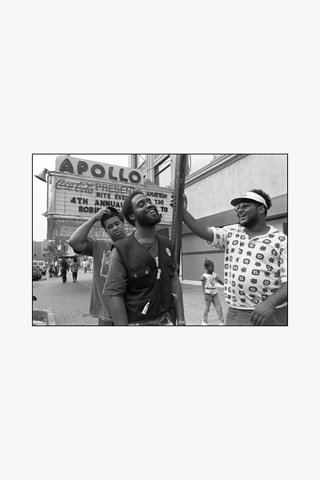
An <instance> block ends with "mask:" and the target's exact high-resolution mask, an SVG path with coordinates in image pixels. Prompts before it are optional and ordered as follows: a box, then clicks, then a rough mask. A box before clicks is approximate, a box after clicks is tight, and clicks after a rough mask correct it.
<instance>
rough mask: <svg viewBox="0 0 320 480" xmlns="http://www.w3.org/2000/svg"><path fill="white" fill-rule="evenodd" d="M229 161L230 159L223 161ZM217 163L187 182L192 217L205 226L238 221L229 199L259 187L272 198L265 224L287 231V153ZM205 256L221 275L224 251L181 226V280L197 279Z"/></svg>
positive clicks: (253, 156) (186, 190)
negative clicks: (211, 245)
mask: <svg viewBox="0 0 320 480" xmlns="http://www.w3.org/2000/svg"><path fill="white" fill-rule="evenodd" d="M229 157H230V156H229ZM231 160H232V159H231ZM229 161H230V158H229V159H226V162H225V163H226V164H227V163H228V162H229ZM217 163H218V164H219V162H217ZM216 165H217V164H215V162H212V163H210V164H209V165H207V167H206V168H204V169H202V171H199V172H196V174H195V175H192V176H190V178H188V179H187V181H186V188H185V193H186V196H187V198H188V210H189V212H190V213H191V214H192V215H193V216H194V217H195V218H197V219H199V220H200V221H201V222H202V223H203V224H204V225H206V226H208V227H209V226H216V227H218V226H219V227H222V226H226V225H231V224H234V223H237V217H236V214H235V212H234V210H233V207H232V206H231V204H230V201H231V199H232V198H235V197H237V196H239V195H241V194H242V193H244V192H245V191H247V190H252V189H254V188H261V189H262V190H263V191H265V192H266V193H268V194H269V195H270V197H271V200H272V207H271V208H270V210H269V213H268V217H267V223H268V224H270V225H273V226H274V227H276V228H278V229H279V230H280V231H284V232H285V233H287V232H286V230H287V215H288V213H287V156H286V155H248V156H245V157H242V158H239V159H237V160H236V161H234V162H233V163H230V164H228V165H227V166H226V167H224V168H221V169H219V170H216ZM221 165H223V162H222V164H221ZM205 258H210V259H211V260H213V262H214V264H215V272H216V273H217V274H218V275H219V276H220V277H221V278H223V276H224V272H223V263H224V251H223V250H218V249H213V248H211V247H209V246H208V245H207V244H206V242H205V241H204V240H202V239H201V238H199V237H197V236H196V235H194V234H193V233H192V232H191V231H190V230H189V229H188V228H187V227H186V226H185V225H184V226H183V231H182V246H181V265H180V276H181V279H182V281H183V282H185V283H199V282H200V278H201V275H202V273H203V272H204V266H203V264H204V260H205Z"/></svg>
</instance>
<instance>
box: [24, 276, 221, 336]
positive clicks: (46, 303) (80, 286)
mask: <svg viewBox="0 0 320 480" xmlns="http://www.w3.org/2000/svg"><path fill="white" fill-rule="evenodd" d="M46 278H47V279H44V277H42V279H41V280H39V281H35V282H33V292H32V293H33V295H35V296H36V297H37V300H36V301H34V302H33V310H41V309H51V310H52V311H53V313H54V314H55V322H56V325H58V326H59V325H78V326H81V325H98V319H97V318H96V317H91V316H90V314H89V305H90V295H91V283H92V272H87V273H84V272H83V271H82V270H79V273H78V282H75V283H73V282H72V278H71V275H70V274H68V280H67V282H66V283H62V280H61V277H58V278H55V277H52V278H49V276H47V277H46ZM182 292H183V303H184V311H185V319H186V323H187V325H200V324H201V321H202V317H203V310H204V301H203V295H202V289H201V286H200V285H199V286H195V285H185V284H182ZM218 295H219V297H220V300H221V304H222V308H223V313H224V317H225V316H226V311H227V304H226V302H225V300H224V295H223V289H222V288H220V286H218ZM208 323H209V325H219V321H218V316H217V313H216V311H215V309H214V308H213V306H211V309H210V312H209V315H208Z"/></svg>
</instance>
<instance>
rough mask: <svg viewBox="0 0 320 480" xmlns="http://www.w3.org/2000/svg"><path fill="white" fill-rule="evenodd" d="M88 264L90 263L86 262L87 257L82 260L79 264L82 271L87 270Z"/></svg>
mask: <svg viewBox="0 0 320 480" xmlns="http://www.w3.org/2000/svg"><path fill="white" fill-rule="evenodd" d="M89 265H90V264H89V262H88V260H87V259H85V260H83V262H82V264H81V266H82V267H83V271H84V273H87V270H88V267H89Z"/></svg>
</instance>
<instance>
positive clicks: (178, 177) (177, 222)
mask: <svg viewBox="0 0 320 480" xmlns="http://www.w3.org/2000/svg"><path fill="white" fill-rule="evenodd" d="M187 162H188V155H177V159H176V169H175V177H174V192H173V209H172V234H171V241H172V243H173V248H174V253H175V259H176V261H177V262H178V265H180V251H181V236H182V219H183V194H184V186H185V176H186V169H187Z"/></svg>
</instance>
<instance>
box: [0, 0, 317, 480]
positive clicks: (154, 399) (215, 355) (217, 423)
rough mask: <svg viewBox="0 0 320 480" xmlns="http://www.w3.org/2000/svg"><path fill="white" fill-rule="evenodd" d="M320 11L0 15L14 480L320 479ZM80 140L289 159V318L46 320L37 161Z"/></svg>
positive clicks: (5, 430)
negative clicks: (37, 281)
mask: <svg viewBox="0 0 320 480" xmlns="http://www.w3.org/2000/svg"><path fill="white" fill-rule="evenodd" d="M316 8H317V4H316V3H315V2H311V1H306V2H304V3H303V5H302V4H300V3H299V2H288V1H279V0H277V2H275V1H269V2H268V3H265V2H263V3H261V2H253V1H244V2H235V1H231V2H225V3H221V2H220V3H216V2H212V1H210V2H209V1H204V0H200V1H198V2H197V3H194V2H179V1H172V0H171V1H170V2H167V1H163V2H161V3H155V2H150V1H149V2H146V1H141V0H138V1H136V2H128V1H122V2H112V3H111V2H108V1H104V2H102V1H93V2H90V3H86V4H84V3H82V2H71V1H64V2H60V1H57V2H55V3H54V4H51V3H50V4H48V3H45V2H39V1H34V0H31V1H30V2H15V3H7V4H6V5H5V6H4V7H3V9H2V17H1V18H2V28H1V37H2V45H3V55H2V72H3V73H2V89H1V94H2V109H1V116H2V147H3V150H2V152H3V157H2V162H1V168H2V172H3V175H2V184H3V185H5V188H4V190H3V191H2V194H3V195H2V210H3V212H4V213H5V215H4V217H3V234H2V259H3V265H4V268H3V276H2V278H3V279H4V281H3V283H2V288H3V302H2V305H3V306H4V309H3V310H4V311H3V314H2V335H1V342H2V348H1V349H0V350H1V370H2V372H1V378H2V385H1V387H2V389H1V390H2V395H1V436H2V458H3V460H2V464H1V467H0V468H1V473H2V475H1V476H2V478H6V479H20V478H32V479H33V480H38V479H39V480H40V479H41V480H43V479H46V480H51V479H55V480H56V479H57V478H58V479H59V480H64V479H68V480H69V479H94V480H99V479H102V478H103V479H105V478H108V479H112V480H118V479H121V480H122V479H125V480H127V479H130V480H131V479H139V480H144V479H148V480H150V479H152V480H157V479H161V480H163V479H170V480H171V479H175V480H176V479H192V480H193V479H201V480H203V479H212V478H219V479H222V480H224V479H228V480H229V479H230V480H234V479H237V480H238V479H246V480H251V479H254V480H256V479H257V478H258V479H259V480H261V479H268V480H269V479H271V478H272V479H273V480H275V479H276V480H278V479H279V480H280V479H281V480H282V479H283V478H307V479H308V480H313V479H316V478H319V462H318V459H317V458H318V447H317V442H316V439H317V431H318V430H319V389H318V377H319V375H318V365H319V353H318V352H319V347H318V338H319V335H318V331H319V328H318V317H319V314H318V311H317V310H318V309H317V297H318V293H317V291H316V290H315V288H316V287H317V285H318V282H315V281H314V274H313V271H315V270H316V268H317V267H316V265H317V258H318V257H317V245H316V243H315V234H314V230H315V228H316V223H317V215H316V213H317V208H316V205H317V203H318V198H317V197H316V198H315V194H316V195H317V194H318V190H319V188H318V174H317V169H316V166H317V164H318V161H317V155H318V146H317V143H316V141H317V139H318V136H319V131H318V129H319V127H318V119H317V118H318V112H319V93H318V89H319V84H320V81H319V80H320V79H319V68H318V56H319V55H318V45H319V28H318V15H317V9H316ZM72 151H75V152H90V153H105V152H110V153H117V152H118V153H123V152H139V151H147V152H152V151H158V152H159V151H160V152H161V151H170V152H172V153H181V152H183V153H185V152H197V153H208V152H209V153H210V152H215V153H224V152H236V153H289V199H290V203H289V242H290V252H289V259H290V270H289V281H290V284H289V287H290V288H289V292H290V296H289V309H290V310H289V315H290V318H289V322H290V326H289V327H288V328H280V329H276V328H265V329H258V328H228V327H227V328H222V329H221V328H219V329H217V328H210V329H201V328H200V327H194V328H193V327H186V328H182V329H181V328H173V329H151V330H146V329H130V328H129V329H128V328H127V329H126V328H115V329H99V328H94V327H88V328H78V327H61V328H60V327H59V328H47V329H41V328H32V327H31V309H32V302H31V294H32V291H31V290H32V289H31V281H30V278H31V275H30V273H31V272H29V267H28V265H29V263H30V262H29V260H30V255H31V252H32V248H31V240H32V232H31V210H32V201H31V199H32V195H31V153H32V152H34V153H36V152H37V153H47V152H52V153H54V152H58V153H59V152H68V153H70V152H72ZM315 200H316V201H315ZM311 211H312V215H313V216H312V218H311V217H310V213H309V212H311ZM8 226H10V228H9V229H7V227H8ZM302 263H303V265H304V266H305V265H306V266H307V268H303V269H301V264H302ZM301 270H303V271H306V270H307V272H308V273H307V275H306V276H305V275H304V276H302V275H301ZM200 313H201V312H199V314H200ZM2 471H3V472H2Z"/></svg>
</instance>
